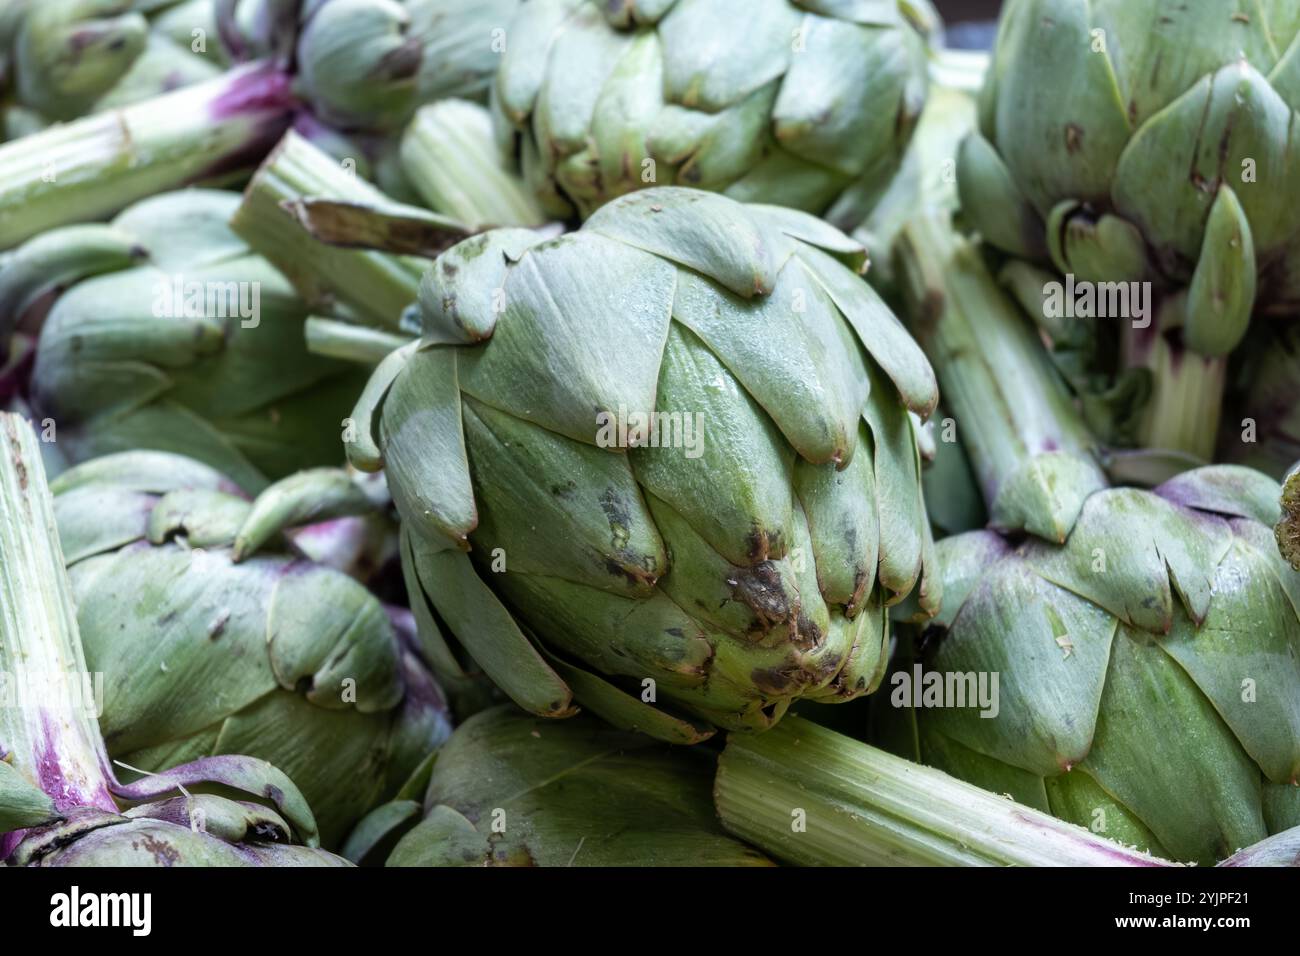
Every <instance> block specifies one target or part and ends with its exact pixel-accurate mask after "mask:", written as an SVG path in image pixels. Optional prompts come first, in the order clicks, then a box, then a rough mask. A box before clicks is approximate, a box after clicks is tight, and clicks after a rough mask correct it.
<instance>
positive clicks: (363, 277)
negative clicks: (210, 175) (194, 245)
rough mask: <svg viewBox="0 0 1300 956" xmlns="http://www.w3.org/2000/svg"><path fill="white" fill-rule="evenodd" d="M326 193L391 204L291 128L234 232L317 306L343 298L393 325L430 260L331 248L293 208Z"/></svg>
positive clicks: (249, 193) (252, 186)
mask: <svg viewBox="0 0 1300 956" xmlns="http://www.w3.org/2000/svg"><path fill="white" fill-rule="evenodd" d="M308 198H327V199H331V200H338V201H341V202H344V203H351V204H354V205H356V206H357V207H385V208H387V207H392V206H393V205H394V204H393V202H392V200H390V199H389V198H388V197H387V196H385V195H384V194H383V193H381V192H380V191H379V190H378V189H376V188H375V187H373V186H371V185H370V184H369V183H367V182H366V181H365V180H363V179H361V178H359V177H358V176H356V175H355V174H353V173H352V172H350V171H349V170H348V169H345V168H344V167H343V166H342V165H340V164H339V163H337V162H335V161H334V160H333V159H331V158H330V157H329V156H328V155H326V154H325V153H323V152H322V151H321V150H319V149H317V148H316V147H315V146H313V145H312V144H311V143H309V142H308V141H307V140H306V139H304V138H303V137H302V136H299V135H298V134H297V133H293V132H290V133H288V134H287V135H286V136H285V137H284V139H282V140H281V141H280V144H279V145H278V146H276V147H275V149H274V151H273V152H272V153H271V155H270V156H268V157H267V159H266V161H265V162H264V163H263V164H262V167H261V168H260V169H259V170H258V171H257V174H256V175H255V176H254V177H253V180H252V182H250V183H249V185H248V189H247V190H246V191H245V193H244V201H243V203H242V204H241V205H240V207H239V209H238V210H237V211H236V213H235V215H234V218H233V219H232V220H231V226H232V227H233V228H234V230H235V232H236V233H238V234H239V235H240V236H241V237H243V238H244V239H245V240H246V241H247V242H248V243H249V245H251V246H252V247H253V248H254V249H256V250H257V251H258V252H260V253H261V254H262V255H264V256H266V258H267V259H269V260H270V261H271V262H272V264H273V265H275V266H276V268H278V269H279V270H280V271H281V272H283V273H284V274H285V276H287V277H288V279H289V281H290V282H292V283H293V284H294V286H295V287H296V288H297V289H298V291H299V293H300V294H301V295H302V296H303V297H304V298H305V299H306V300H307V302H308V303H309V304H311V305H312V306H313V307H315V308H320V309H330V308H332V307H333V306H334V304H335V303H337V302H340V301H341V302H344V303H346V304H347V305H348V306H350V307H352V308H354V309H356V310H357V311H358V312H359V313H360V315H361V317H362V318H364V319H365V320H366V321H368V322H373V323H375V324H377V325H381V326H384V327H387V328H390V329H395V328H397V327H398V325H399V323H400V321H401V316H402V312H403V311H404V310H405V309H406V307H407V306H409V305H411V304H412V303H413V302H415V299H416V296H417V293H418V291H419V286H420V275H421V274H422V273H423V272H424V270H425V269H426V268H427V267H428V262H427V261H426V260H424V259H420V258H417V257H414V256H399V255H391V254H388V253H382V252H372V251H369V250H362V249H348V248H340V247H336V246H330V245H326V244H324V243H323V242H321V241H320V240H318V239H317V238H316V237H315V236H313V235H312V234H311V233H310V232H309V231H308V230H307V229H304V228H303V225H302V223H301V222H300V221H299V218H298V217H297V216H296V215H295V214H294V212H293V211H292V206H293V204H295V203H299V202H301V201H303V200H305V199H308Z"/></svg>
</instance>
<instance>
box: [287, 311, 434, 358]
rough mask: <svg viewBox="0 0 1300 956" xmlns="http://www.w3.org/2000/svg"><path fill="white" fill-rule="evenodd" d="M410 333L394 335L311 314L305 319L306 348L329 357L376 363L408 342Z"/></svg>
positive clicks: (409, 341) (408, 343)
mask: <svg viewBox="0 0 1300 956" xmlns="http://www.w3.org/2000/svg"><path fill="white" fill-rule="evenodd" d="M411 338H412V337H411V336H408V335H395V334H394V333H392V332H384V331H381V330H380V329H371V328H367V327H366V326H363V325H353V324H352V323H351V322H340V321H339V320H338V319H327V318H323V317H321V316H316V315H313V316H311V317H310V318H309V319H307V350H308V351H309V352H312V353H313V354H315V355H324V356H326V357H328V358H339V359H346V360H347V361H350V362H358V363H360V364H362V365H372V366H373V365H378V364H379V363H380V362H382V361H383V360H384V359H385V358H387V357H388V354H389V353H390V352H392V351H393V350H394V349H399V348H401V347H402V346H403V345H410V344H411Z"/></svg>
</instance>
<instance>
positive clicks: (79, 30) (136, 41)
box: [14, 0, 149, 120]
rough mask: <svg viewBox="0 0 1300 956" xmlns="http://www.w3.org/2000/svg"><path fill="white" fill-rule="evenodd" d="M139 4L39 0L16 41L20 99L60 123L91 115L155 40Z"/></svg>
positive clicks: (104, 0) (108, 0)
mask: <svg viewBox="0 0 1300 956" xmlns="http://www.w3.org/2000/svg"><path fill="white" fill-rule="evenodd" d="M133 6H134V2H133V0H38V2H35V3H32V4H30V6H29V9H28V10H27V12H26V15H25V16H24V17H23V20H22V25H21V27H20V28H19V30H18V34H17V37H16V38H15V41H14V49H15V55H14V86H15V88H16V91H17V94H18V98H19V99H20V100H21V101H22V102H23V103H24V104H26V105H27V106H28V107H30V108H31V109H34V110H36V111H37V112H39V113H42V114H44V115H45V116H48V117H49V118H50V119H54V120H67V119H73V118H75V117H77V116H80V115H81V114H83V113H87V112H89V111H90V109H91V107H92V106H94V104H95V101H96V100H98V99H99V98H100V97H101V96H103V95H104V91H105V90H107V89H109V88H110V87H111V86H112V85H113V84H114V83H116V82H117V81H118V80H119V79H121V78H122V77H123V76H125V75H126V74H127V72H128V71H129V70H130V69H131V66H132V65H133V64H134V63H135V60H136V58H137V57H138V56H140V54H141V53H143V52H144V49H145V47H146V45H147V44H148V41H149V23H148V21H147V20H146V19H145V18H144V14H142V13H140V12H138V11H136V10H134V9H133Z"/></svg>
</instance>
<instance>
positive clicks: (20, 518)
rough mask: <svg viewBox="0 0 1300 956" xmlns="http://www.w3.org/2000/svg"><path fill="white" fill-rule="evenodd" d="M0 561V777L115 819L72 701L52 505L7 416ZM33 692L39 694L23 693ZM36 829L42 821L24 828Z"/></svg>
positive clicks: (76, 668)
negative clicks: (0, 688)
mask: <svg viewBox="0 0 1300 956" xmlns="http://www.w3.org/2000/svg"><path fill="white" fill-rule="evenodd" d="M0 554H3V555H4V562H3V565H0V674H2V675H3V678H4V680H5V681H6V683H10V682H12V683H11V686H10V690H11V691H12V692H11V693H8V694H5V695H4V697H3V699H0V760H2V761H3V762H4V763H5V764H7V767H6V769H5V774H4V775H5V777H6V778H7V779H10V780H13V779H14V778H15V777H21V778H23V780H25V781H26V782H27V783H29V784H31V785H32V786H33V790H32V791H30V792H32V793H34V792H35V791H36V790H39V791H41V792H43V793H45V794H46V795H48V797H49V798H50V800H51V802H52V805H53V810H54V811H56V813H62V812H64V811H68V810H72V809H75V808H77V807H95V808H98V809H100V810H105V811H107V812H110V813H114V812H116V810H117V805H116V803H115V802H114V800H113V797H112V795H111V793H110V789H111V781H110V777H109V774H108V770H107V768H108V758H107V756H106V754H105V753H104V748H103V740H102V738H101V737H100V734H99V724H98V721H97V719H96V717H95V714H94V713H93V711H92V710H91V704H92V701H90V700H82V699H80V697H79V694H80V693H81V692H82V691H83V688H84V684H83V677H84V676H88V675H87V670H86V661H85V657H84V655H83V654H82V650H81V641H80V638H79V637H78V633H77V612H76V607H75V606H74V604H73V600H72V583H71V582H70V581H69V580H68V572H67V570H66V568H65V565H64V561H63V549H62V547H61V545H60V543H59V534H58V530H57V524H56V523H55V519H54V499H53V497H52V496H51V495H50V492H49V488H48V487H47V485H46V482H45V468H44V466H43V465H42V464H41V453H40V448H39V445H38V443H37V440H36V435H35V433H34V432H33V431H32V429H31V427H30V426H29V425H28V424H27V423H26V422H25V421H24V420H23V419H21V418H19V417H18V416H17V415H10V414H7V413H0ZM37 686H39V687H40V688H41V689H42V692H41V693H39V694H30V693H25V691H26V690H27V689H28V688H34V687H37ZM46 688H48V689H49V692H45V689H46ZM12 771H16V774H14V773H13V772H12ZM4 790H5V792H6V793H9V792H14V791H15V787H14V785H13V783H11V784H10V786H9V787H5V788H4ZM47 820H48V818H47ZM41 822H47V821H42V820H39V819H30V820H28V821H26V822H25V825H27V826H33V825H36V824H38V823H41ZM21 836H22V831H17V830H16V831H13V832H10V833H7V834H3V835H0V860H3V859H4V858H6V857H7V856H9V854H10V852H11V851H12V850H13V848H14V846H16V845H17V843H18V840H19V839H20V838H21Z"/></svg>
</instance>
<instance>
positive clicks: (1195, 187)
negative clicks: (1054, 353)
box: [958, 0, 1300, 459]
mask: <svg viewBox="0 0 1300 956" xmlns="http://www.w3.org/2000/svg"><path fill="white" fill-rule="evenodd" d="M1297 63H1300V21H1298V20H1297V18H1296V16H1295V13H1294V8H1293V5H1292V4H1290V3H1289V2H1281V0H1272V2H1264V3H1258V4H1254V5H1252V7H1251V9H1250V12H1249V14H1247V13H1244V12H1242V11H1241V10H1239V9H1237V7H1236V6H1235V5H1233V4H1223V3H1219V2H1216V0H1196V2H1191V3H1184V2H1177V3H1175V2H1169V0H1123V2H1104V3H1091V4H1085V3H1079V2H1076V0H1012V2H1010V3H1008V4H1007V6H1006V8H1005V9H1004V12H1003V15H1002V22H1001V27H1000V31H999V35H998V41H997V46H996V51H995V55H994V60H993V66H992V70H991V73H990V75H989V79H988V82H987V83H986V85H985V88H984V91H983V100H982V103H981V118H980V120H981V121H980V127H981V133H980V134H977V135H974V136H972V137H970V138H969V139H968V140H967V141H966V143H965V145H964V146H963V149H962V152H961V155H960V158H959V168H958V184H959V187H960V190H961V196H962V204H963V207H964V211H965V213H966V215H967V217H968V218H969V220H970V221H971V222H972V223H973V224H974V225H975V227H976V228H977V229H978V230H979V231H980V232H981V233H982V234H983V237H984V238H985V239H986V240H987V241H988V242H990V243H991V244H992V245H994V246H996V247H998V248H999V249H1002V250H1004V251H1005V252H1008V253H1010V254H1011V255H1013V256H1016V257H1019V258H1021V259H1024V260H1028V261H1031V262H1033V263H1035V264H1038V265H1042V266H1046V267H1048V268H1049V269H1051V270H1052V272H1050V273H1049V274H1046V275H1044V276H1042V277H1040V278H1039V279H1037V280H1035V281H1034V282H1032V283H1030V285H1031V286H1033V287H1034V288H1033V291H1032V293H1031V294H1030V295H1028V296H1026V298H1027V299H1032V300H1033V301H1028V302H1027V303H1026V304H1027V307H1028V308H1029V309H1030V311H1031V312H1035V313H1041V312H1043V310H1044V296H1045V295H1046V290H1045V288H1044V285H1045V283H1047V282H1052V281H1059V280H1060V279H1061V278H1062V276H1061V274H1065V276H1067V277H1069V279H1070V280H1071V281H1070V282H1068V283H1065V285H1064V288H1065V289H1066V290H1067V291H1066V294H1067V295H1069V294H1070V293H1069V289H1070V288H1071V287H1072V286H1073V284H1074V283H1075V282H1077V283H1078V284H1079V286H1080V287H1082V286H1083V285H1091V284H1097V283H1102V284H1107V285H1105V286H1103V287H1101V288H1100V289H1098V291H1097V296H1098V299H1099V300H1100V299H1103V298H1110V301H1112V302H1113V301H1116V300H1114V299H1113V298H1112V293H1115V292H1127V291H1128V284H1129V283H1133V284H1149V287H1150V289H1151V290H1152V291H1153V293H1154V296H1153V298H1154V301H1150V302H1148V303H1147V306H1148V307H1147V308H1145V309H1143V310H1142V311H1143V313H1144V314H1141V315H1138V314H1136V313H1137V311H1138V310H1137V309H1135V308H1134V307H1133V306H1132V305H1130V306H1129V308H1127V309H1119V310H1118V311H1120V312H1121V313H1122V314H1118V315H1111V316H1108V317H1094V318H1092V319H1091V321H1092V322H1096V323H1099V326H1100V327H1099V328H1098V330H1097V332H1096V334H1097V335H1098V336H1099V337H1101V338H1104V339H1111V338H1114V337H1117V336H1118V338H1119V339H1120V340H1121V341H1120V349H1121V352H1122V354H1121V355H1120V357H1119V362H1120V363H1121V364H1123V365H1126V366H1129V367H1133V368H1140V369H1146V370H1149V371H1150V372H1152V373H1153V374H1154V389H1155V390H1154V394H1153V395H1152V398H1151V401H1150V403H1149V405H1148V407H1147V411H1146V412H1145V415H1144V417H1143V419H1142V421H1141V424H1140V428H1139V433H1138V437H1139V438H1140V439H1141V441H1140V443H1141V444H1143V445H1148V446H1151V445H1154V446H1159V447H1165V448H1170V449H1175V450H1181V451H1186V452H1190V453H1194V454H1196V455H1198V456H1200V457H1201V458H1203V459H1208V458H1209V456H1210V454H1211V452H1212V450H1213V440H1214V434H1215V428H1216V424H1217V420H1218V415H1219V410H1220V405H1221V403H1222V392H1223V384H1224V373H1223V362H1222V360H1221V357H1222V356H1224V355H1226V354H1227V353H1228V352H1229V351H1231V350H1232V349H1233V348H1234V347H1235V346H1236V345H1237V344H1238V343H1239V342H1240V341H1241V338H1242V336H1243V335H1244V333H1245V332H1246V329H1247V326H1248V324H1249V321H1250V318H1251V316H1252V315H1254V314H1261V313H1269V312H1291V311H1294V309H1295V308H1296V306H1297V304H1298V303H1300V282H1298V281H1297V279H1298V278H1300V214H1297V212H1296V210H1297V208H1300V168H1298V167H1297V166H1296V164H1295V163H1294V162H1293V161H1292V156H1293V155H1294V154H1295V151H1296V149H1297V148H1298V147H1300V139H1298V137H1300V124H1298V123H1297V115H1296V110H1297V108H1300V85H1297V81H1296V64H1297ZM1064 77H1068V78H1069V82H1064V81H1063V79H1062V78H1064ZM1112 283H1113V284H1118V285H1110V284H1112ZM1089 309H1090V310H1094V309H1093V307H1092V306H1089ZM1094 311H1095V310H1094ZM1069 314H1073V312H1070V313H1069ZM1103 314H1104V313H1103ZM1076 321H1077V322H1081V323H1083V322H1087V321H1089V320H1087V319H1083V318H1080V319H1078V320H1076ZM1121 324H1122V325H1123V326H1124V329H1123V331H1122V332H1118V331H1117V330H1118V328H1119V326H1120V325H1121ZM1112 361H1113V359H1107V358H1105V357H1099V358H1098V362H1099V363H1100V364H1101V365H1102V366H1106V365H1108V364H1110V363H1111V362H1112ZM1109 371H1111V372H1112V374H1113V372H1114V369H1113V368H1111V369H1109Z"/></svg>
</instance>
